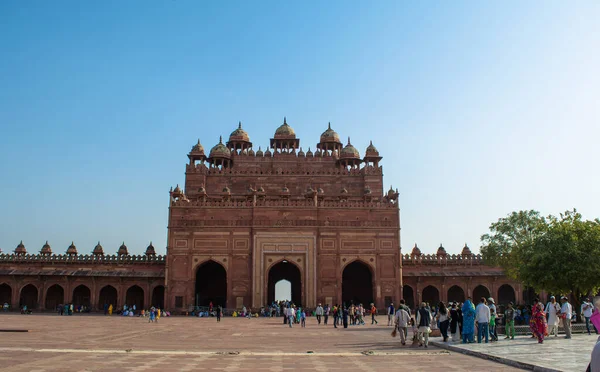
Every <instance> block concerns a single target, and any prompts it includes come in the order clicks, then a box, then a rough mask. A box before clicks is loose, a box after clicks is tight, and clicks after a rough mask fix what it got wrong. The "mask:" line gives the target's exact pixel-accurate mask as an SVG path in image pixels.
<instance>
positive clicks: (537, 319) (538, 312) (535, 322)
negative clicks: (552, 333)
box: [531, 298, 547, 344]
mask: <svg viewBox="0 0 600 372" xmlns="http://www.w3.org/2000/svg"><path fill="white" fill-rule="evenodd" d="M531 325H532V331H533V335H534V336H535V337H536V338H537V339H538V343H540V344H542V343H544V335H545V334H546V332H547V329H546V313H545V312H544V306H543V305H542V303H541V302H540V300H539V299H537V298H536V299H535V300H533V307H532V308H531Z"/></svg>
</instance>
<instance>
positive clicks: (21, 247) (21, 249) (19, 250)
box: [15, 240, 27, 255]
mask: <svg viewBox="0 0 600 372" xmlns="http://www.w3.org/2000/svg"><path fill="white" fill-rule="evenodd" d="M15 253H16V254H17V255H21V254H27V249H25V245H24V244H23V241H22V240H21V242H20V243H19V245H17V248H15Z"/></svg>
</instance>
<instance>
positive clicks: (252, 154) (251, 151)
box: [248, 148, 254, 156]
mask: <svg viewBox="0 0 600 372" xmlns="http://www.w3.org/2000/svg"><path fill="white" fill-rule="evenodd" d="M248 155H250V156H254V150H252V148H249V149H248Z"/></svg>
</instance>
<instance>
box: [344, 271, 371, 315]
mask: <svg viewBox="0 0 600 372" xmlns="http://www.w3.org/2000/svg"><path fill="white" fill-rule="evenodd" d="M342 302H343V303H344V304H346V305H350V303H354V304H355V305H358V304H363V305H364V306H369V304H370V303H372V302H373V275H372V273H371V269H370V268H369V266H367V265H366V264H364V263H362V262H360V261H354V262H352V263H350V264H348V265H347V266H346V267H345V268H344V272H343V273H342Z"/></svg>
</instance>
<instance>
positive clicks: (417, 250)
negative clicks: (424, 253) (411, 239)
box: [410, 243, 421, 256]
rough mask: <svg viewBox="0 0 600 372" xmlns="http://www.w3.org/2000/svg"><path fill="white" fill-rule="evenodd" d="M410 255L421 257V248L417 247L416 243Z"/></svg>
mask: <svg viewBox="0 0 600 372" xmlns="http://www.w3.org/2000/svg"><path fill="white" fill-rule="evenodd" d="M410 254H411V255H413V256H420V255H421V250H420V249H419V247H417V243H415V246H414V247H413V249H412V252H411V253H410Z"/></svg>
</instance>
